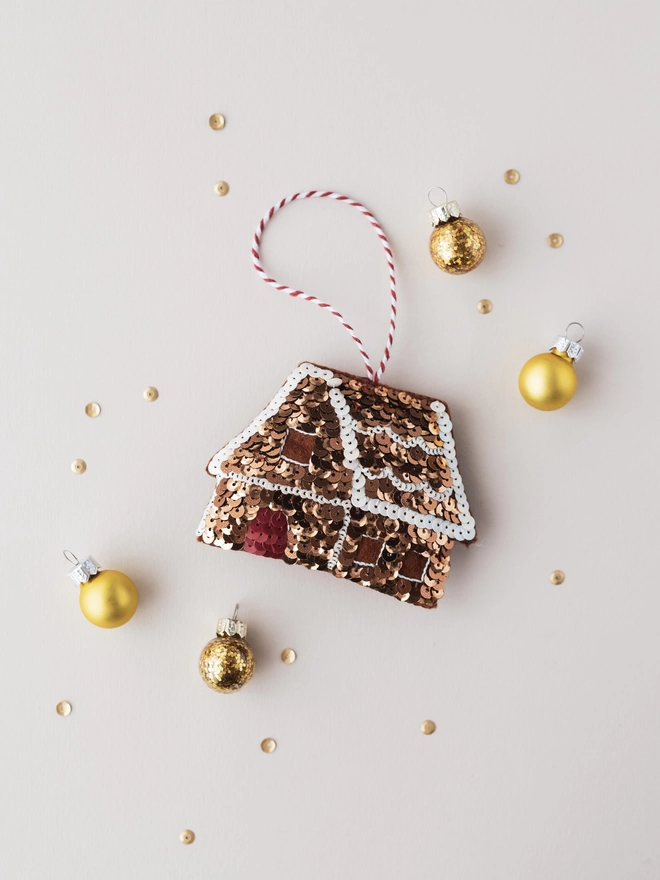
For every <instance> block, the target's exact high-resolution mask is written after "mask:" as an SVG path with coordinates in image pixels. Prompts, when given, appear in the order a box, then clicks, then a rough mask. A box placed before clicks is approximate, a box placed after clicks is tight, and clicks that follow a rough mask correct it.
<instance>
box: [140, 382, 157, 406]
mask: <svg viewBox="0 0 660 880" xmlns="http://www.w3.org/2000/svg"><path fill="white" fill-rule="evenodd" d="M142 397H144V399H145V400H148V401H149V403H153V401H154V400H158V389H157V388H154V387H153V385H150V386H149V387H148V388H145V389H144V391H143V392H142Z"/></svg>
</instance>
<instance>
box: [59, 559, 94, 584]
mask: <svg viewBox="0 0 660 880" xmlns="http://www.w3.org/2000/svg"><path fill="white" fill-rule="evenodd" d="M67 558H68V557H67ZM74 558H75V557H74ZM100 571H101V566H100V565H99V564H98V562H97V561H96V559H94V557H93V556H88V557H87V559H83V561H82V562H79V563H78V564H77V565H76V566H75V567H74V568H72V569H71V571H70V572H69V575H68V576H69V577H70V578H71V580H72V581H73V582H74V584H78V585H80V584H86V583H87V581H88V580H89V579H90V578H93V577H94V575H95V574H98V573H99V572H100Z"/></svg>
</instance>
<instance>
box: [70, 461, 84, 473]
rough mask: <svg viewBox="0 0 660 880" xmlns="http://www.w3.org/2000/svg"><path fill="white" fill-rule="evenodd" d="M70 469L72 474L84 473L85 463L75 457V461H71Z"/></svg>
mask: <svg viewBox="0 0 660 880" xmlns="http://www.w3.org/2000/svg"><path fill="white" fill-rule="evenodd" d="M71 470H72V471H73V472H74V474H84V473H85V471H86V470H87V465H86V464H85V462H84V461H83V460H82V458H76V460H75V461H72V462H71Z"/></svg>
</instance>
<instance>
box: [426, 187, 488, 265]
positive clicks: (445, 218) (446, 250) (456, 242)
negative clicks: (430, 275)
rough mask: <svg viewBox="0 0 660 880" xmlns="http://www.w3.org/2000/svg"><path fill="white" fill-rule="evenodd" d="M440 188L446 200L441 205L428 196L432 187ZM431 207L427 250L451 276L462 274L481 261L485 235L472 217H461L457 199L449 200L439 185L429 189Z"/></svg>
mask: <svg viewBox="0 0 660 880" xmlns="http://www.w3.org/2000/svg"><path fill="white" fill-rule="evenodd" d="M436 189H439V190H442V192H444V193H445V201H444V202H443V204H441V205H436V203H435V202H434V201H433V199H432V198H431V193H432V192H433V190H436ZM429 201H430V202H431V204H432V205H433V210H431V211H429V218H430V220H431V225H432V226H433V232H432V233H431V239H430V241H429V250H430V251H431V256H432V257H433V262H434V263H435V264H436V266H439V267H440V268H441V269H442V271H443V272H448V273H449V274H450V275H465V273H466V272H471V271H472V269H475V268H476V267H477V266H478V265H479V263H480V262H481V261H482V260H483V258H484V255H485V253H486V236H485V235H484V234H483V232H482V231H481V228H480V227H479V226H477V224H476V223H475V222H474V221H473V220H468V219H467V217H462V216H461V209H460V208H459V206H458V202H453V201H452V202H450V201H449V199H448V197H447V193H446V192H445V191H444V189H442V187H441V186H434V187H433V189H431V190H429Z"/></svg>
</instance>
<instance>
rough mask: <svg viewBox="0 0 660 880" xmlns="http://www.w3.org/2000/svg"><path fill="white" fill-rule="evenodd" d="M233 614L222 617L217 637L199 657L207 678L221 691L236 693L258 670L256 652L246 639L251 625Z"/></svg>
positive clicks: (207, 681)
mask: <svg viewBox="0 0 660 880" xmlns="http://www.w3.org/2000/svg"><path fill="white" fill-rule="evenodd" d="M237 614H238V605H237V606H236V608H235V609H234V616H233V617H231V618H230V617H222V618H220V620H219V621H218V626H217V629H216V632H217V638H215V639H211V641H210V642H209V643H208V644H207V645H205V647H204V649H203V650H202V653H201V654H200V657H199V673H200V675H201V676H202V678H203V679H204V682H205V683H206V684H207V685H208V686H209V687H210V688H212V689H213V690H214V691H218V693H221V694H232V693H234V692H235V691H239V690H240V689H241V688H242V687H243V685H245V684H247V683H248V681H249V680H250V679H251V678H252V674H253V673H254V654H253V652H252V648H251V647H250V646H249V645H248V643H247V642H246V641H245V636H246V635H247V625H246V624H245V623H243V621H242V620H238V619H237Z"/></svg>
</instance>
